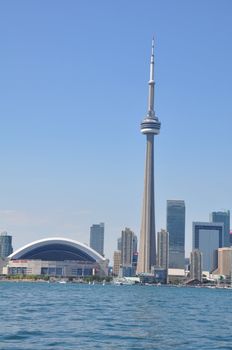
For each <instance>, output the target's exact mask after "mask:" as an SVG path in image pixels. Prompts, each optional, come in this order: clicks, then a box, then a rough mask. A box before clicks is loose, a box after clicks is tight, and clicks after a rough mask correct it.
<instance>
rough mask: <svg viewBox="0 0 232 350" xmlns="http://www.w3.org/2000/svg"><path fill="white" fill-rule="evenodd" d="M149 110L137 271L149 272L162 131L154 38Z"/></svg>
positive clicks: (152, 260) (153, 251) (153, 255)
mask: <svg viewBox="0 0 232 350" xmlns="http://www.w3.org/2000/svg"><path fill="white" fill-rule="evenodd" d="M148 86H149V94H148V112H147V115H146V116H145V118H144V120H143V121H142V122H141V133H142V134H144V135H146V139H147V148H146V165H145V177H144V194H143V209H142V223H141V231H140V243H139V256H138V266H137V273H138V274H141V273H149V272H151V267H152V266H153V265H156V234H155V198H154V197H155V196H154V136H155V135H158V134H159V132H160V126H161V124H160V121H159V119H158V118H157V117H156V115H155V110H154V94H155V81H154V39H153V40H152V51H151V62H150V80H149V82H148Z"/></svg>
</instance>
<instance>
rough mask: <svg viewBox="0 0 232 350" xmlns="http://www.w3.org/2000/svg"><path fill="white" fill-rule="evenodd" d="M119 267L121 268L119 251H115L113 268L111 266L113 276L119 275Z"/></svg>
mask: <svg viewBox="0 0 232 350" xmlns="http://www.w3.org/2000/svg"><path fill="white" fill-rule="evenodd" d="M120 266H121V251H120V250H117V251H115V252H114V266H113V274H114V276H118V275H119V270H120Z"/></svg>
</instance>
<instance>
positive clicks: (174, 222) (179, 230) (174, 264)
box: [167, 200, 185, 269]
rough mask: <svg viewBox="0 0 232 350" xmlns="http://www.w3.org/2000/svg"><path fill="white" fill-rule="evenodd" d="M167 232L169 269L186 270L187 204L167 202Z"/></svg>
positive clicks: (173, 201)
mask: <svg viewBox="0 0 232 350" xmlns="http://www.w3.org/2000/svg"><path fill="white" fill-rule="evenodd" d="M167 231H168V233H169V267H170V268H176V269H184V264H185V203H184V201H183V200H168V201H167Z"/></svg>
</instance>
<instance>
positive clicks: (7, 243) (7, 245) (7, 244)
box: [0, 232, 13, 258]
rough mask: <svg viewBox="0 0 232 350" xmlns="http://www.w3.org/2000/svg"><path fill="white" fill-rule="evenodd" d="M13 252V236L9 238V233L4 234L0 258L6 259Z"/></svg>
mask: <svg viewBox="0 0 232 350" xmlns="http://www.w3.org/2000/svg"><path fill="white" fill-rule="evenodd" d="M12 252H13V247H12V236H9V235H8V234H7V232H2V233H1V235H0V258H6V257H7V256H8V255H10V254H11V253H12Z"/></svg>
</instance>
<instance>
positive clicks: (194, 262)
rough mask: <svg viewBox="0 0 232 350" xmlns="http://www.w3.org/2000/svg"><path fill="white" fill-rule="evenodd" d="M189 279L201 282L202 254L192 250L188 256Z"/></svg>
mask: <svg viewBox="0 0 232 350" xmlns="http://www.w3.org/2000/svg"><path fill="white" fill-rule="evenodd" d="M190 260H191V263H190V278H191V280H198V281H200V282H201V281H202V252H201V251H200V250H199V249H194V250H193V251H192V252H191V254H190Z"/></svg>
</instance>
